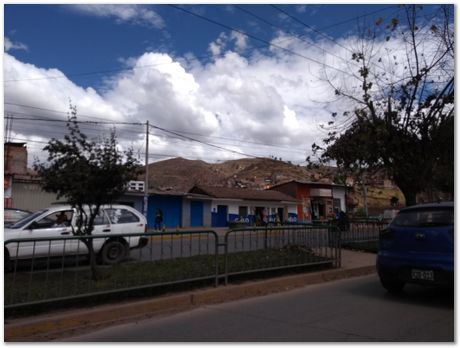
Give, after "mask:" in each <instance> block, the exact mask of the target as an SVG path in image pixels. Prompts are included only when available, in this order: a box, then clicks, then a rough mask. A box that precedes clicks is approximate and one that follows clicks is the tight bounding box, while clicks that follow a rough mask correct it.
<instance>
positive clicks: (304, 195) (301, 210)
mask: <svg viewBox="0 0 460 348" xmlns="http://www.w3.org/2000/svg"><path fill="white" fill-rule="evenodd" d="M296 197H297V199H298V200H299V202H300V204H298V205H297V216H298V220H299V221H310V220H311V206H310V188H309V187H307V186H304V185H297V195H296Z"/></svg>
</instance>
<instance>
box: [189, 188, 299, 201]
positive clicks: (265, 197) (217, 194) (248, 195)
mask: <svg viewBox="0 0 460 348" xmlns="http://www.w3.org/2000/svg"><path fill="white" fill-rule="evenodd" d="M189 192H190V193H200V194H206V195H209V196H211V197H214V198H227V199H243V200H252V201H278V202H279V201H286V202H297V200H296V199H295V198H294V197H292V196H289V195H287V194H284V193H281V192H278V191H273V190H251V189H240V188H228V187H217V186H201V185H200V186H194V187H193V188H192V189H191V190H190V191H189Z"/></svg>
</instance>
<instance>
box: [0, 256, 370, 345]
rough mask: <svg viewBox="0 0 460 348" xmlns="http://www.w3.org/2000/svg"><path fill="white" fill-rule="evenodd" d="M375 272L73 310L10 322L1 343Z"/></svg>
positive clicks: (326, 274)
mask: <svg viewBox="0 0 460 348" xmlns="http://www.w3.org/2000/svg"><path fill="white" fill-rule="evenodd" d="M375 272H376V270H375V265H372V266H362V267H356V268H352V269H334V270H329V271H323V272H314V273H306V274H300V275H291V276H285V277H280V278H274V279H269V280H263V281H255V282H248V283H243V284H235V285H227V286H222V287H217V288H212V289H203V290H196V291H192V292H188V293H185V294H179V295H165V296H162V297H158V298H155V299H149V300H141V301H133V302H129V303H124V304H118V305H117V304H115V305H113V304H112V305H103V306H100V307H97V308H95V309H83V310H74V311H69V312H66V313H60V314H51V315H43V316H39V317H33V318H26V319H17V320H12V322H11V323H8V322H5V326H4V341H5V342H8V341H15V342H38V341H50V340H53V339H56V338H63V337H69V336H71V335H72V334H76V333H83V332H84V331H85V330H88V329H95V328H98V327H104V326H107V325H113V324H117V323H122V322H126V321H129V320H141V319H146V318H149V317H152V316H154V315H159V314H165V313H171V312H179V311H184V310H190V309H193V308H197V307H200V306H204V305H211V304H218V303H223V302H230V301H235V300H240V299H245V298H250V297H255V296H263V295H268V294H273V293H278V292H282V291H287V290H292V289H295V288H299V287H303V286H307V285H313V284H319V283H324V282H329V281H334V280H340V279H346V278H352V277H359V276H364V275H369V274H372V273H375Z"/></svg>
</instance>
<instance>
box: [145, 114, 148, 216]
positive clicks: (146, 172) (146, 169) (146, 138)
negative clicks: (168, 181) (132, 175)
mask: <svg viewBox="0 0 460 348" xmlns="http://www.w3.org/2000/svg"><path fill="white" fill-rule="evenodd" d="M145 128H146V129H145V178H144V216H145V218H146V219H147V214H148V204H149V121H147V122H146V123H145Z"/></svg>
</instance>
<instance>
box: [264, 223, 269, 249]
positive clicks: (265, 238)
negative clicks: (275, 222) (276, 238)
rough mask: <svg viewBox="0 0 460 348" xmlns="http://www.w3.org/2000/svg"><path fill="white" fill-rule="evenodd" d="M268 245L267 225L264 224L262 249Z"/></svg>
mask: <svg viewBox="0 0 460 348" xmlns="http://www.w3.org/2000/svg"><path fill="white" fill-rule="evenodd" d="M267 245H268V225H265V233H264V249H265V250H267Z"/></svg>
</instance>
